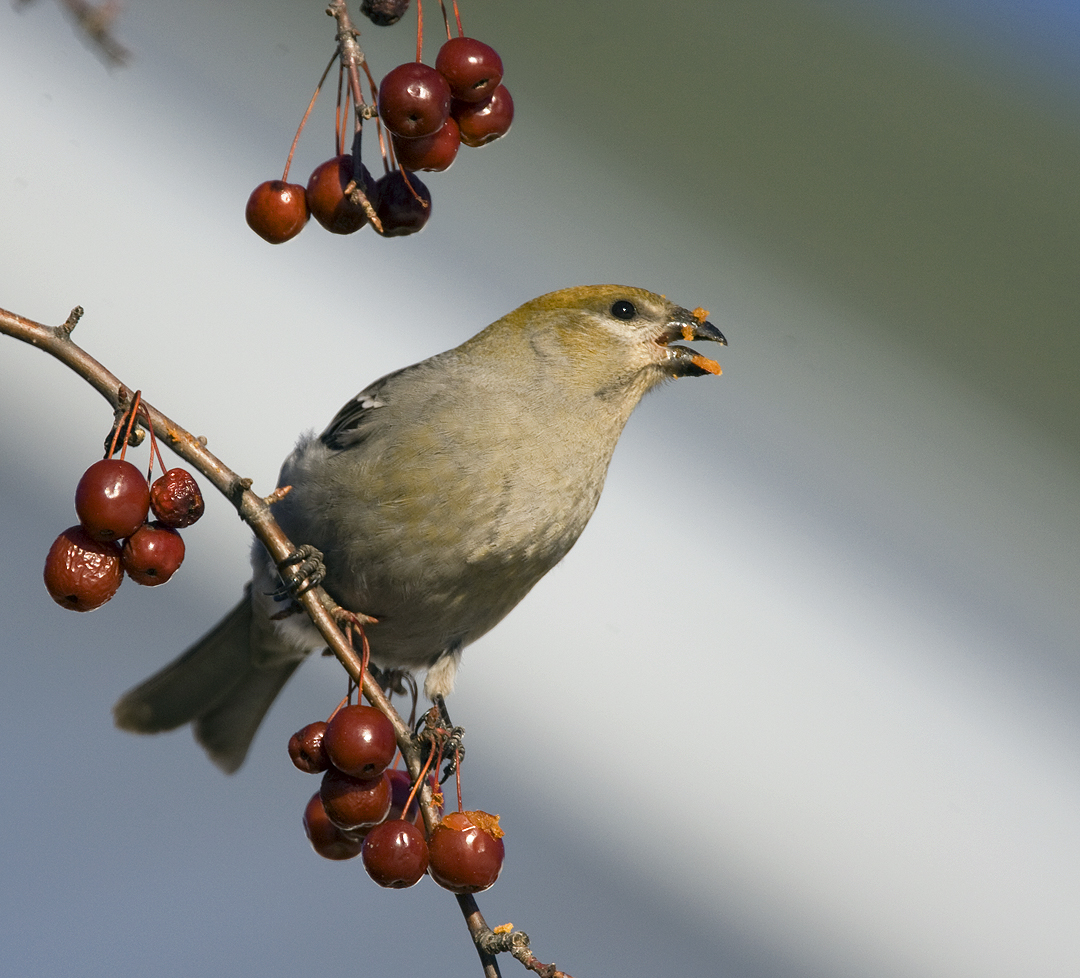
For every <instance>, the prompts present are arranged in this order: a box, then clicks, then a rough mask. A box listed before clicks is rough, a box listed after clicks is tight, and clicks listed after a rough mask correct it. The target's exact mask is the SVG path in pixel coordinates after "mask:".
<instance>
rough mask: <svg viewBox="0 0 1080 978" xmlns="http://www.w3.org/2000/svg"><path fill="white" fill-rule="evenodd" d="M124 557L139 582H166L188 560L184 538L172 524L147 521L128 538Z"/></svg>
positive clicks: (156, 583) (125, 566) (134, 579)
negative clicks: (185, 556) (185, 554)
mask: <svg viewBox="0 0 1080 978" xmlns="http://www.w3.org/2000/svg"><path fill="white" fill-rule="evenodd" d="M120 559H121V561H122V562H123V564H124V570H125V571H127V575H128V577H130V578H131V579H132V580H133V581H134V582H135V583H136V584H145V585H146V586H147V587H155V586H156V585H158V584H164V583H165V582H166V581H167V580H168V579H169V578H170V577H172V576H173V574H175V573H176V572H177V570H178V569H179V568H180V565H181V564H182V563H183V562H184V539H183V537H181V536H180V534H179V533H177V532H176V530H174V529H173V528H172V527H170V526H166V525H165V524H164V523H159V522H158V521H157V520H154V522H153V523H143V525H142V526H140V527H139V528H138V529H137V530H136V531H135V532H134V533H132V534H131V536H129V537H128V538H127V539H126V540H125V541H124V548H123V550H122V551H121V555H120Z"/></svg>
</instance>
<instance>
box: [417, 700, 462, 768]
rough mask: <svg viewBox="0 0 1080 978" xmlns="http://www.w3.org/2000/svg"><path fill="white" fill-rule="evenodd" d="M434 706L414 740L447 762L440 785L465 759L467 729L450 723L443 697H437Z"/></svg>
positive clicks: (423, 718)
mask: <svg viewBox="0 0 1080 978" xmlns="http://www.w3.org/2000/svg"><path fill="white" fill-rule="evenodd" d="M433 703H434V705H433V706H432V707H431V709H430V710H428V711H427V713H425V714H424V715H423V716H422V717H421V718H420V722H419V723H418V724H417V727H416V733H415V734H414V737H413V739H414V740H415V741H416V743H418V744H422V745H426V747H427V751H431V750H432V749H434V751H435V753H436V756H438V757H440V758H442V759H443V760H444V761H445V765H444V766H443V770H442V774H441V775H440V776H439V783H440V784H442V783H444V782H445V781H446V779H447V778H449V777H450V776H451V775H452V774H453V773H454V771H455V770H457V767H458V765H459V764H460V763H461V761H462V759H463V758H464V757H465V744H464V739H465V728H464V727H455V726H454V725H453V723H451V722H450V714H449V713H448V712H447V709H446V701H445V700H444V699H443V698H442V696H438V695H437V696H435V697H434V700H433Z"/></svg>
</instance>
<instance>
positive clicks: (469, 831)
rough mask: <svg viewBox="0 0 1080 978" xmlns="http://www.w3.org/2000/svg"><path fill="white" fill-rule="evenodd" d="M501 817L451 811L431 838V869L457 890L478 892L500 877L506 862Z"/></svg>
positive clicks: (438, 879) (440, 881) (433, 875)
mask: <svg viewBox="0 0 1080 978" xmlns="http://www.w3.org/2000/svg"><path fill="white" fill-rule="evenodd" d="M502 835H503V831H502V829H500V828H499V816H498V815H488V814H487V812H450V814H449V815H446V816H445V817H444V818H443V820H442V821H441V822H440V823H439V824H438V825H437V826H435V831H434V832H432V833H431V838H430V839H429V840H428V852H429V854H430V863H429V865H428V872H430V873H431V878H432V879H433V880H435V882H436V883H438V884H439V886H442V887H444V888H445V889H447V890H451V891H452V892H454V893H479V892H480V891H481V890H486V889H487V888H488V887H489V886H491V884H492V883H494V882H495V880H497V879H498V878H499V873H500V872H501V871H502V864H503V854H504V853H503V841H502Z"/></svg>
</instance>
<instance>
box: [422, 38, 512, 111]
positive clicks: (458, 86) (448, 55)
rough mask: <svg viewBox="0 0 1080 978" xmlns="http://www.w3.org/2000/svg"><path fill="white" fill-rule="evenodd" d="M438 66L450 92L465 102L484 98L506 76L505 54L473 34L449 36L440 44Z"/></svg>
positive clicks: (479, 100)
mask: <svg viewBox="0 0 1080 978" xmlns="http://www.w3.org/2000/svg"><path fill="white" fill-rule="evenodd" d="M435 70H436V71H438V72H439V74H440V75H442V76H443V78H445V79H446V82H447V84H448V85H449V86H450V94H451V95H453V96H454V98H457V99H461V101H463V102H482V101H483V100H484V99H486V98H487V97H488V96H489V95H490V94H491V93H492V92H494V91H495V89H496V88H498V87H499V84H500V82H502V77H503V63H502V58H500V57H499V55H498V53H497V52H496V51H495V49H494V48H493V47H490V46H489V45H487V44H485V43H484V42H483V41H478V40H476V38H473V37H452V38H450V40H448V41H447V42H446V43H445V44H444V45H443V46H442V47H441V48H439V53H438V55H437V56H436V58H435Z"/></svg>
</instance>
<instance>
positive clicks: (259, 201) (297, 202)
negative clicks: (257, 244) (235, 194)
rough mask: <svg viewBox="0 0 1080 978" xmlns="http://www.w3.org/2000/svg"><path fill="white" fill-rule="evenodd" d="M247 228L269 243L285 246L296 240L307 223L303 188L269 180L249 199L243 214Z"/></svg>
mask: <svg viewBox="0 0 1080 978" xmlns="http://www.w3.org/2000/svg"><path fill="white" fill-rule="evenodd" d="M244 216H245V217H246V218H247V222H248V227H249V228H251V230H252V231H254V232H255V233H256V234H257V235H258V236H259V237H260V238H262V239H263V240H265V241H269V242H270V244H282V243H283V242H285V241H288V240H289V239H290V238H295V237H296V236H297V235H298V234H299V233H300V232H301V231H303V230H304V225H305V224H307V222H308V217H309V216H310V215H309V214H308V206H307V200H306V198H305V196H304V188H303V187H302V186H301V185H300V184H298V183H285V181H284V180H267V181H266V182H265V183H260V184H259V185H258V186H257V187H256V188H255V189H254V190H253V191H251V196H250V197H248V202H247V209H246V211H245V212H244Z"/></svg>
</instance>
